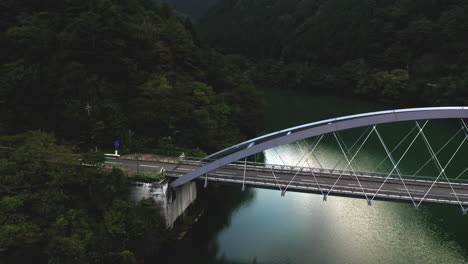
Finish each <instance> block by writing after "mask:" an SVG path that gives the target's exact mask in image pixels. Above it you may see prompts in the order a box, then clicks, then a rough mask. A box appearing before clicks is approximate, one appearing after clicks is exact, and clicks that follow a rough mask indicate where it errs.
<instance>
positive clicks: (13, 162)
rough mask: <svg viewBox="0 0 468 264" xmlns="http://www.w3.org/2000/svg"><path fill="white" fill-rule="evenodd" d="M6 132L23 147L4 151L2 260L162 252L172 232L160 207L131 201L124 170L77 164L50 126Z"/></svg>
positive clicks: (0, 163) (99, 258) (119, 258)
mask: <svg viewBox="0 0 468 264" xmlns="http://www.w3.org/2000/svg"><path fill="white" fill-rule="evenodd" d="M5 140H8V141H10V142H11V141H13V143H14V144H15V145H16V146H17V148H16V150H15V151H14V152H13V153H8V154H7V155H3V156H2V157H0V262H2V261H5V262H2V263H135V262H136V260H138V259H143V258H145V257H150V256H155V255H156V254H157V253H158V250H159V249H160V247H161V244H162V243H163V242H164V241H165V240H166V239H167V231H166V229H165V223H164V221H163V220H162V219H161V217H160V215H159V209H158V208H157V207H156V205H155V202H154V201H153V200H152V199H147V200H142V201H141V202H140V204H139V205H137V206H134V205H132V204H130V203H129V202H127V201H126V199H127V196H128V186H129V185H128V183H127V178H126V176H125V175H124V174H123V173H122V171H120V170H117V169H114V170H113V171H112V172H111V173H109V174H103V173H100V172H99V171H97V170H96V169H95V168H93V167H86V166H77V165H73V164H77V162H76V156H74V155H70V154H71V152H70V150H69V149H66V148H64V147H61V146H58V145H57V144H56V142H55V139H54V137H53V136H51V135H50V134H46V133H43V132H29V133H27V134H24V135H20V136H17V137H14V138H10V139H6V138H2V139H1V140H0V142H1V143H2V144H3V143H5ZM140 262H141V261H140Z"/></svg>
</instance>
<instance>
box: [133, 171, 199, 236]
mask: <svg viewBox="0 0 468 264" xmlns="http://www.w3.org/2000/svg"><path fill="white" fill-rule="evenodd" d="M148 197H151V198H153V199H154V200H155V201H156V202H157V204H158V205H159V207H160V208H161V215H162V216H163V218H164V219H165V220H166V227H167V228H172V227H173V226H174V222H175V221H176V220H177V218H178V217H179V216H181V215H182V214H183V213H184V212H185V210H186V209H187V207H189V205H190V204H192V203H193V202H194V201H195V199H196V198H197V186H196V184H195V182H188V183H186V184H184V185H181V186H179V187H177V188H176V189H175V190H172V189H171V188H169V180H165V181H163V182H162V183H144V182H136V183H134V185H133V187H132V188H131V193H130V200H131V201H133V202H135V203H137V202H139V201H140V200H141V199H144V198H148Z"/></svg>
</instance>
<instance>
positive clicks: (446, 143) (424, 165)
mask: <svg viewBox="0 0 468 264" xmlns="http://www.w3.org/2000/svg"><path fill="white" fill-rule="evenodd" d="M462 130H463V127H462V128H461V129H459V130H458V131H457V132H456V133H455V134H454V135H453V136H452V137H451V138H450V139H449V140H448V141H447V142H445V144H444V145H443V146H442V147H441V148H440V149H439V150H438V151H437V152H436V153H435V154H436V155H437V154H439V153H440V152H441V151H442V150H444V149H445V147H447V146H448V144H450V142H452V140H453V139H455V137H456V136H457V135H458V134H460V132H461V131H462ZM431 160H432V157H431V158H429V159H428V160H427V161H426V162H425V163H424V164H423V165H422V166H421V167H420V168H419V169H418V170H417V171H416V172H415V173H413V175H411V176H416V175H417V174H418V173H419V172H421V170H423V169H424V168H425V167H426V166H427V164H429V162H431Z"/></svg>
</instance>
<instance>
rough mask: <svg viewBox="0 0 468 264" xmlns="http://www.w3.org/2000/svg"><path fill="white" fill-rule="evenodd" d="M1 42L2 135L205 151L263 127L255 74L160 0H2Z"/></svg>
mask: <svg viewBox="0 0 468 264" xmlns="http://www.w3.org/2000/svg"><path fill="white" fill-rule="evenodd" d="M0 43H1V44H2V45H1V47H2V48H1V49H0V65H1V70H0V120H1V123H0V124H1V126H0V133H7V134H15V133H20V132H24V131H27V130H31V129H39V128H40V129H43V130H46V131H50V132H54V133H55V135H56V137H57V138H58V139H59V141H60V142H64V143H67V144H77V145H79V146H80V147H82V148H83V149H88V150H89V149H90V148H93V149H94V148H95V147H98V148H100V149H102V148H103V147H108V148H110V147H112V146H113V141H114V140H116V139H120V140H121V141H122V143H123V144H124V146H125V147H128V146H130V145H132V146H145V147H150V146H157V145H161V144H162V143H161V142H164V144H166V145H167V144H171V145H176V146H179V147H182V148H189V149H192V148H200V149H202V150H204V151H207V152H210V151H214V150H217V149H220V148H221V147H224V146H226V145H229V144H233V143H237V142H239V141H240V140H242V139H243V138H245V137H250V136H253V135H255V133H256V132H255V131H256V124H257V122H252V120H257V118H258V117H259V115H260V114H261V110H260V108H259V106H258V96H257V94H256V91H255V88H254V86H253V85H252V83H251V82H250V80H249V79H247V78H245V77H244V75H243V74H242V73H241V72H240V70H239V69H238V68H237V66H235V65H234V64H232V63H230V62H229V59H228V58H225V57H224V56H222V55H221V54H219V53H217V52H215V51H214V50H212V49H207V48H204V47H203V46H202V45H201V44H200V43H199V42H198V40H197V38H196V34H195V32H194V30H193V26H192V24H191V22H190V20H188V19H184V18H180V17H178V16H177V15H175V13H174V12H173V11H172V10H171V9H170V8H169V7H168V6H167V5H165V4H161V3H159V2H157V1H154V0H130V1H127V0H118V1H106V0H85V1H82V0H80V1H78V0H70V1H62V0H47V1H33V0H29V1H1V2H0Z"/></svg>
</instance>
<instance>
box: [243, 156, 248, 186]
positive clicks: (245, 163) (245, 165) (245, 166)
mask: <svg viewBox="0 0 468 264" xmlns="http://www.w3.org/2000/svg"><path fill="white" fill-rule="evenodd" d="M246 170H247V157H245V159H244V178H243V179H242V191H244V190H245V172H246Z"/></svg>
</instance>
